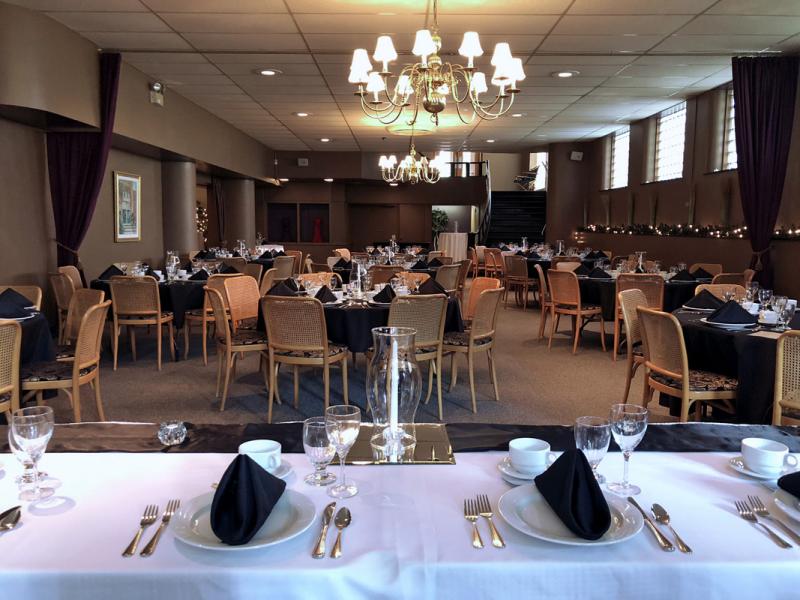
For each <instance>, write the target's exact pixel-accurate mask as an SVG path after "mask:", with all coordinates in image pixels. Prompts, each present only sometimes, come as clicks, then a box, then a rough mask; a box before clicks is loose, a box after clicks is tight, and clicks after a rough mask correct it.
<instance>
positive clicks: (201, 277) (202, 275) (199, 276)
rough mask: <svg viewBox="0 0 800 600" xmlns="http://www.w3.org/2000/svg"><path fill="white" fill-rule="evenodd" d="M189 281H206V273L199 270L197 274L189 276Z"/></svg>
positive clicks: (203, 270)
mask: <svg viewBox="0 0 800 600" xmlns="http://www.w3.org/2000/svg"><path fill="white" fill-rule="evenodd" d="M189 279H190V280H191V281H206V280H208V273H207V272H206V270H205V269H200V270H199V271H198V272H197V273H195V274H194V275H192V276H190V277H189Z"/></svg>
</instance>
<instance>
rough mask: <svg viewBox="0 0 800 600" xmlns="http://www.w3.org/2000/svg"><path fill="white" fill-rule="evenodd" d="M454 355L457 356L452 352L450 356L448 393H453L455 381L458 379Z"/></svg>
mask: <svg viewBox="0 0 800 600" xmlns="http://www.w3.org/2000/svg"><path fill="white" fill-rule="evenodd" d="M456 354H458V352H453V353H452V354H451V355H450V387H449V388H447V391H448V392H452V391H453V388H454V387H456V380H457V379H458V364H457V363H456Z"/></svg>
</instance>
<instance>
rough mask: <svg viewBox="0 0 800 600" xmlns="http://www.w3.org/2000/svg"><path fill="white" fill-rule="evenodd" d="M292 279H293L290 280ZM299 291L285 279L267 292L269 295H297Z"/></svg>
mask: <svg viewBox="0 0 800 600" xmlns="http://www.w3.org/2000/svg"><path fill="white" fill-rule="evenodd" d="M289 281H291V279H290V280H289ZM296 295H297V291H296V290H293V289H292V288H290V287H289V286H288V285H286V282H285V281H279V282H278V283H276V284H275V285H273V286H272V287H271V288H270V290H269V291H268V292H267V296H296Z"/></svg>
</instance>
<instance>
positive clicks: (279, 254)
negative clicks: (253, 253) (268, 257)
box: [272, 250, 286, 258]
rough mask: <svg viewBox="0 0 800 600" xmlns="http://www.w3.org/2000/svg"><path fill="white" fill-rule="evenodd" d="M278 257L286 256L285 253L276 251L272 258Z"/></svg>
mask: <svg viewBox="0 0 800 600" xmlns="http://www.w3.org/2000/svg"><path fill="white" fill-rule="evenodd" d="M279 256H286V252H284V251H283V250H278V251H277V252H275V253H273V255H272V258H278V257H279Z"/></svg>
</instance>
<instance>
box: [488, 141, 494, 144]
mask: <svg viewBox="0 0 800 600" xmlns="http://www.w3.org/2000/svg"><path fill="white" fill-rule="evenodd" d="M486 143H487V144H494V140H486Z"/></svg>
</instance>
